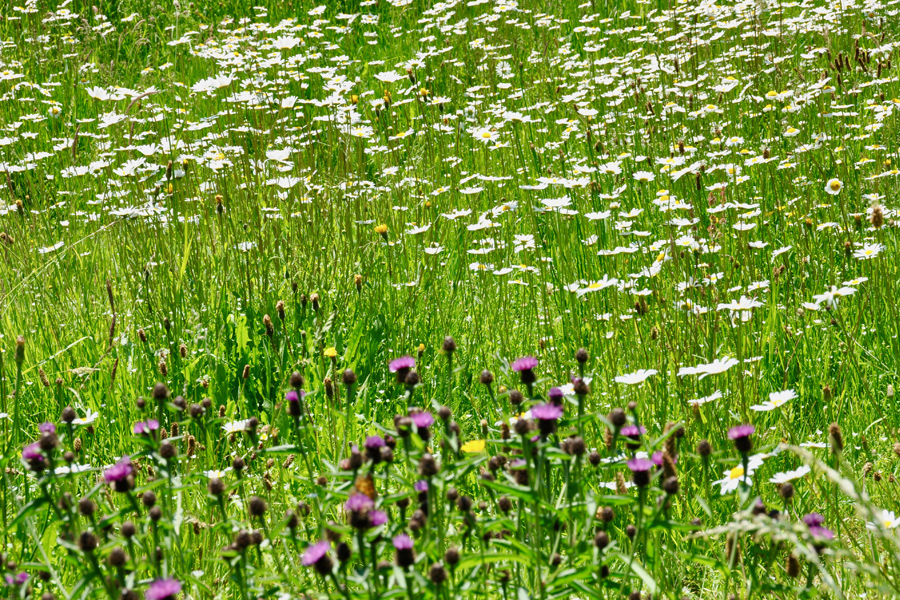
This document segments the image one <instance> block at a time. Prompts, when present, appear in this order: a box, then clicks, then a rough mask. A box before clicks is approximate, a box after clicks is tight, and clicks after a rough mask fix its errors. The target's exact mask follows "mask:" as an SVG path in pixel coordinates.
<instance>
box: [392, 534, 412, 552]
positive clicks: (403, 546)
mask: <svg viewBox="0 0 900 600" xmlns="http://www.w3.org/2000/svg"><path fill="white" fill-rule="evenodd" d="M391 542H393V544H394V548H395V549H397V550H412V549H413V546H414V545H415V543H414V542H413V539H412V538H411V537H409V536H408V535H406V534H405V533H401V534H400V535H396V536H394V539H393V540H391Z"/></svg>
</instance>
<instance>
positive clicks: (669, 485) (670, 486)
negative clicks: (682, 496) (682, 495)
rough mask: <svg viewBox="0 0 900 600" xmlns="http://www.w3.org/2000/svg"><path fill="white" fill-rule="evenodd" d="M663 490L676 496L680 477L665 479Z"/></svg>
mask: <svg viewBox="0 0 900 600" xmlns="http://www.w3.org/2000/svg"><path fill="white" fill-rule="evenodd" d="M662 488H663V491H664V492H665V493H667V494H668V495H670V496H674V495H675V494H677V493H678V478H677V477H667V478H666V480H665V481H663V485H662Z"/></svg>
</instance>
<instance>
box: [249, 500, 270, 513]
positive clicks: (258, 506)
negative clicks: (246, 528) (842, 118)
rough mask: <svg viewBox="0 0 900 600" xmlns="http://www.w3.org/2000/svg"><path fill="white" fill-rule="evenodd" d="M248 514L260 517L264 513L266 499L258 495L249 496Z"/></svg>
mask: <svg viewBox="0 0 900 600" xmlns="http://www.w3.org/2000/svg"><path fill="white" fill-rule="evenodd" d="M249 508H250V516H251V517H261V516H263V515H264V514H266V508H268V507H267V506H266V501H265V500H263V499H262V498H260V497H259V496H253V497H251V498H250V504H249Z"/></svg>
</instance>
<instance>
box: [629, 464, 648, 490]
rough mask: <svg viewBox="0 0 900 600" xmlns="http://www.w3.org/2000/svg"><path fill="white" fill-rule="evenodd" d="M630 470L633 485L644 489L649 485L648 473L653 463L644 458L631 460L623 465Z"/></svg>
mask: <svg viewBox="0 0 900 600" xmlns="http://www.w3.org/2000/svg"><path fill="white" fill-rule="evenodd" d="M625 466H626V467H628V468H629V469H630V470H631V476H632V478H633V479H634V485H636V486H638V487H639V488H642V487H646V486H647V484H649V483H650V471H651V469H653V466H654V465H653V461H651V460H648V459H646V458H633V459H631V460H629V461H628V462H627V463H625Z"/></svg>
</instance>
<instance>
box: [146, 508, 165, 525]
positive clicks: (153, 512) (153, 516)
mask: <svg viewBox="0 0 900 600" xmlns="http://www.w3.org/2000/svg"><path fill="white" fill-rule="evenodd" d="M147 515H148V516H149V517H150V520H151V521H154V522H155V521H159V520H160V519H162V516H163V513H162V509H161V508H160V507H158V506H154V507H153V508H151V509H150V512H148V513H147Z"/></svg>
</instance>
